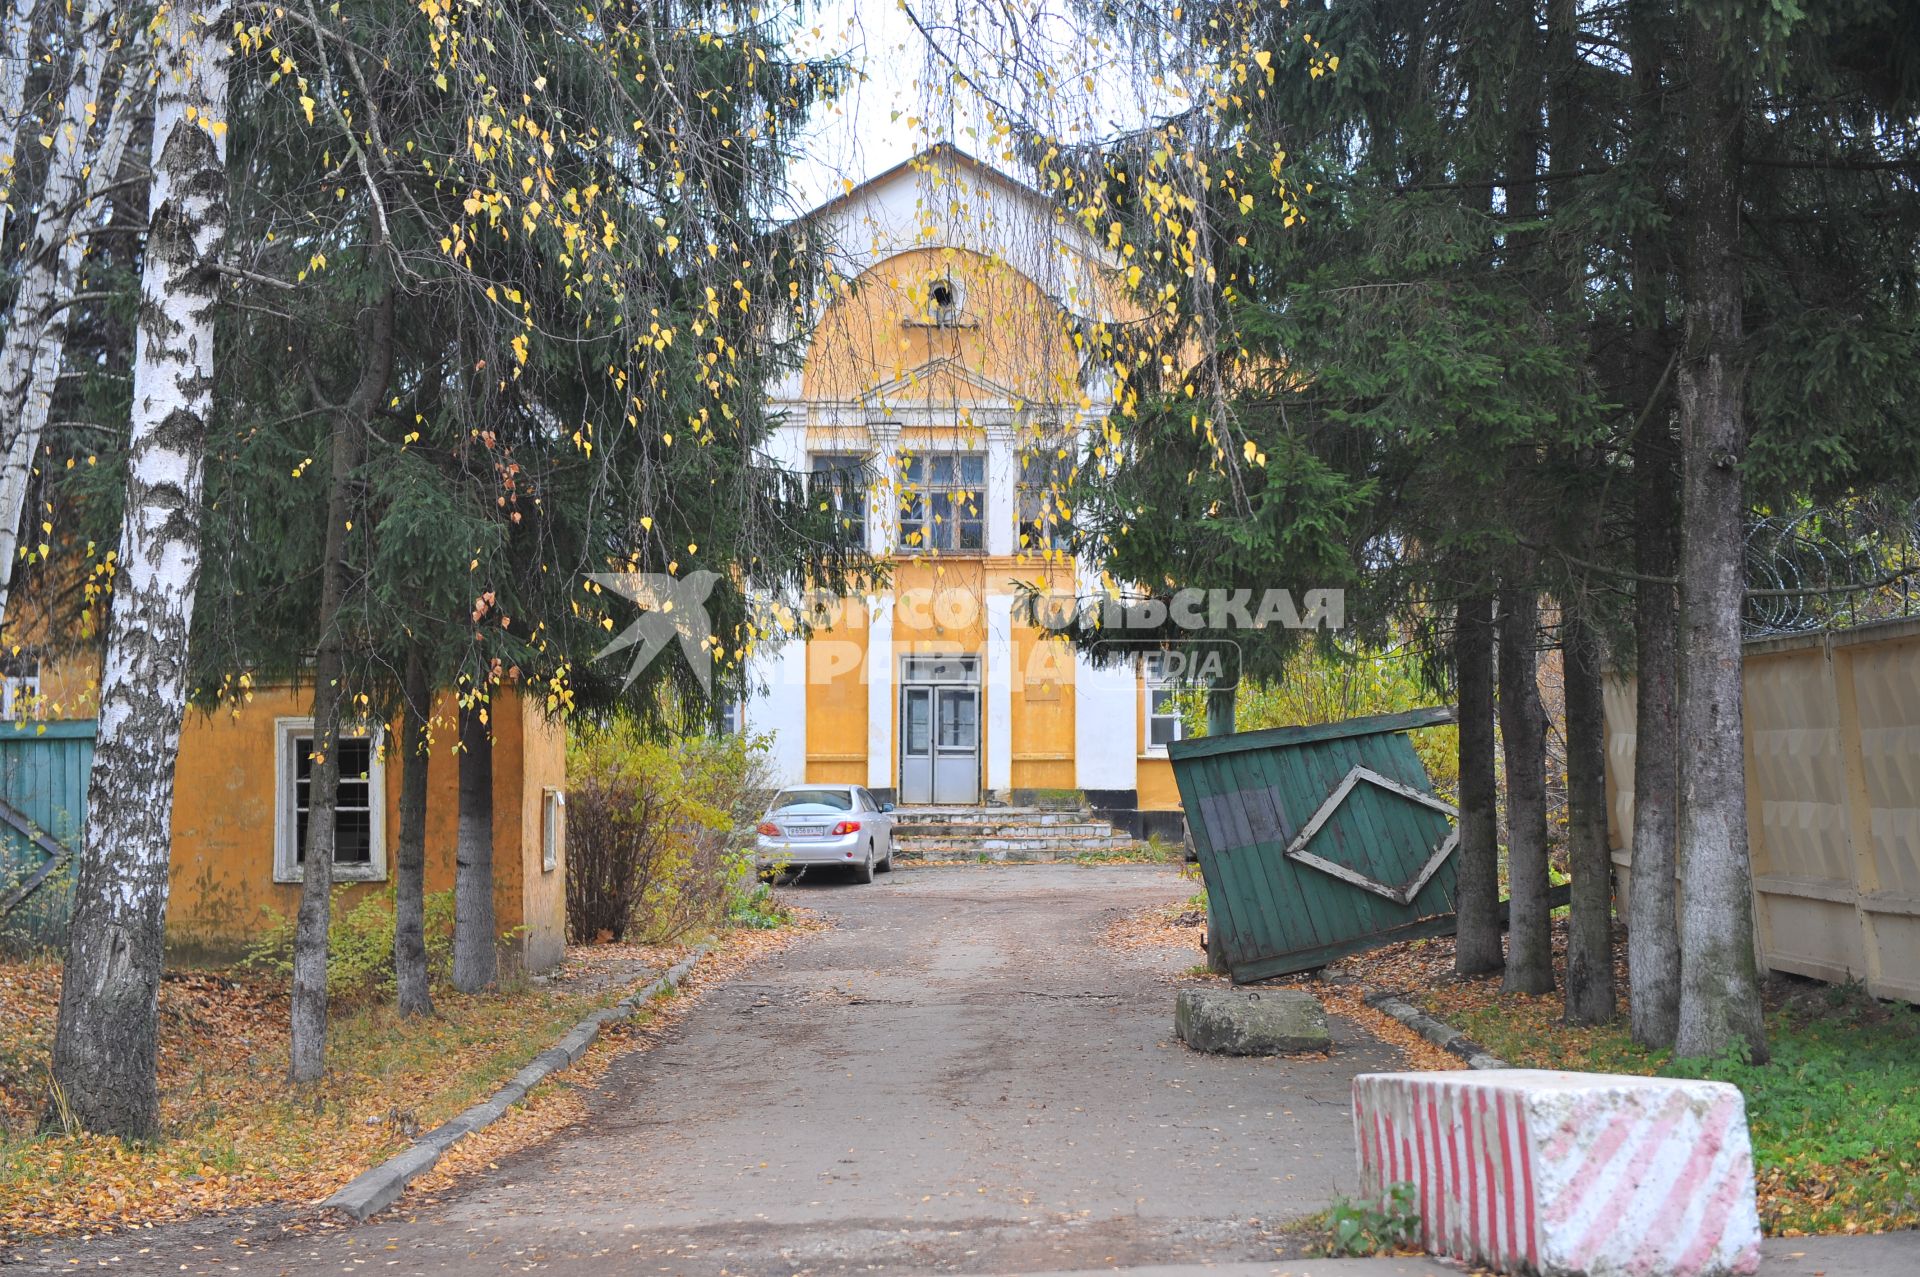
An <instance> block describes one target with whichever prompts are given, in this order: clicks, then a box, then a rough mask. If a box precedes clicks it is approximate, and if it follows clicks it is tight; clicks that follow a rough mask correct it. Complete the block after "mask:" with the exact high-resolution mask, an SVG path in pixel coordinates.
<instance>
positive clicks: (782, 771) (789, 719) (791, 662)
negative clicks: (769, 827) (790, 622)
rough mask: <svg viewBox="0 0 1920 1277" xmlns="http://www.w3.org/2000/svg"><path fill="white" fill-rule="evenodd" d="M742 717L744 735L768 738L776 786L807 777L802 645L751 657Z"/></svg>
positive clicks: (792, 641)
mask: <svg viewBox="0 0 1920 1277" xmlns="http://www.w3.org/2000/svg"><path fill="white" fill-rule="evenodd" d="M744 708H745V712H744V714H743V717H744V719H745V720H746V725H747V730H748V731H749V732H766V733H769V734H770V735H771V736H772V737H773V745H772V749H771V752H770V756H769V759H768V762H769V764H770V765H771V767H772V770H773V782H774V784H776V785H798V784H802V783H804V782H805V781H806V779H807V645H806V644H805V643H804V642H802V641H801V640H799V639H788V640H786V641H785V642H783V643H780V644H779V645H778V646H768V647H763V648H761V649H760V650H759V651H758V652H756V653H755V654H754V657H753V662H752V665H751V667H750V670H749V677H748V684H747V703H746V706H745V707H744Z"/></svg>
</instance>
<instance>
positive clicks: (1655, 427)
mask: <svg viewBox="0 0 1920 1277" xmlns="http://www.w3.org/2000/svg"><path fill="white" fill-rule="evenodd" d="M1638 453H1639V455H1638V456H1637V457H1636V458H1635V461H1634V472H1635V481H1636V484H1637V487H1638V491H1637V493H1636V495H1635V506H1636V513H1637V514H1638V519H1637V521H1636V526H1635V529H1634V566H1635V569H1636V570H1637V571H1638V572H1639V573H1640V576H1641V580H1640V582H1639V584H1638V585H1636V586H1635V587H1634V632H1635V639H1636V642H1637V644H1638V657H1637V660H1636V664H1637V665H1638V667H1639V685H1638V687H1637V689H1636V706H1637V708H1636V714H1635V722H1636V727H1635V732H1634V755H1633V892H1632V894H1631V895H1630V896H1629V897H1628V901H1627V912H1628V917H1627V980H1628V986H1629V988H1630V989H1631V990H1632V993H1631V997H1630V998H1629V1000H1628V1001H1629V1006H1630V1008H1631V1011H1632V1017H1633V1038H1634V1041H1636V1042H1639V1043H1640V1044H1641V1045H1643V1046H1651V1047H1669V1046H1672V1045H1673V1040H1674V1035H1675V1034H1676V1033H1677V1032H1678V1031H1679V1024H1680V932H1679V923H1678V919H1677V918H1676V916H1675V901H1674V880H1675V875H1676V873H1677V872H1678V866H1677V865H1676V863H1675V860H1674V837H1675V833H1676V829H1677V826H1678V817H1679V805H1680V770H1679V764H1678V753H1679V749H1678V746H1679V737H1678V733H1677V730H1676V722H1675V705H1674V700H1675V697H1674V674H1675V664H1676V662H1677V661H1678V660H1679V651H1678V643H1677V633H1676V631H1677V630H1678V626H1679V612H1678V607H1677V604H1676V602H1675V599H1674V591H1673V587H1672V586H1669V585H1660V584H1656V583H1655V582H1653V581H1650V580H1648V578H1649V577H1670V576H1672V575H1673V572H1674V563H1675V559H1676V557H1677V556H1676V555H1675V553H1674V543H1675V540H1676V538H1677V537H1678V535H1679V502H1678V501H1677V500H1676V499H1675V498H1676V493H1675V492H1674V464H1675V457H1674V455H1673V454H1674V447H1673V439H1672V436H1671V435H1670V434H1668V432H1667V425H1666V421H1665V419H1664V416H1662V417H1660V418H1656V420H1655V421H1654V422H1653V423H1652V425H1651V426H1650V427H1649V428H1648V430H1647V432H1646V435H1645V436H1644V437H1643V439H1642V440H1641V444H1640V447H1639V449H1638Z"/></svg>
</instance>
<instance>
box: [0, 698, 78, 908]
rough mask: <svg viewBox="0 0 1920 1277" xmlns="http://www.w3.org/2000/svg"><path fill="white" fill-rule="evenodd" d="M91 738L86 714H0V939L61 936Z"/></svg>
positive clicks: (69, 895) (70, 892)
mask: <svg viewBox="0 0 1920 1277" xmlns="http://www.w3.org/2000/svg"><path fill="white" fill-rule="evenodd" d="M93 737H94V723H93V721H92V720H91V719H84V720H75V721H70V722H59V723H37V722H31V721H0V942H6V943H11V944H15V945H23V944H24V945H33V944H57V943H59V942H60V941H61V940H63V939H64V938H65V934H66V925H67V915H68V913H69V911H70V910H71V909H72V907H73V872H74V868H75V865H74V853H75V852H77V851H78V850H79V847H80V832H81V829H82V827H83V826H84V825H85V823H86V812H87V776H88V773H89V772H90V771H91V770H92V767H93Z"/></svg>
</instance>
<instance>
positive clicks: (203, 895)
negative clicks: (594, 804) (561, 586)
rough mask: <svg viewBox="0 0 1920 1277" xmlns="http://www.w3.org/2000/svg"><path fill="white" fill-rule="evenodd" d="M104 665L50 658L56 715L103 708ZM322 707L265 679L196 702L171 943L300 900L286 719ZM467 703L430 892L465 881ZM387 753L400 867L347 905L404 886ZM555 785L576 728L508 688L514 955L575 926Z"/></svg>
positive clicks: (433, 844) (498, 753) (186, 739)
mask: <svg viewBox="0 0 1920 1277" xmlns="http://www.w3.org/2000/svg"><path fill="white" fill-rule="evenodd" d="M97 670H98V666H97V663H95V662H91V661H85V662H72V663H68V664H64V665H61V666H57V667H49V668H48V669H47V670H45V671H43V673H42V676H41V687H42V693H43V698H44V701H45V708H46V711H47V713H48V715H49V716H50V717H56V718H63V719H65V718H88V717H92V716H93V712H94V708H95V695H94V690H95V688H96V687H97V684H98V673H97ZM311 710H312V692H311V691H310V690H308V689H306V688H299V689H295V688H289V687H270V688H261V689H256V690H255V692H254V696H253V699H252V700H251V701H250V702H248V703H247V704H246V705H244V706H242V707H241V708H240V709H239V710H238V711H237V712H235V711H233V710H226V709H223V710H216V711H214V712H212V713H206V712H202V711H199V710H189V711H188V712H187V716H186V719H185V721H184V722H183V724H182V726H181V732H180V754H179V759H178V761H177V763H176V765H175V771H174V797H173V855H172V869H171V885H170V890H169V896H168V903H167V939H168V943H169V944H170V945H173V946H175V947H178V948H184V949H187V950H196V951H207V952H230V951H232V950H234V949H236V948H239V947H241V946H243V945H245V944H246V943H247V942H248V941H250V940H251V939H253V938H254V937H255V936H257V935H258V934H259V933H260V930H261V928H262V926H263V925H264V924H265V923H266V922H267V921H268V919H269V917H270V916H271V915H283V916H291V915H292V914H293V913H294V912H295V911H296V910H297V909H298V908H299V901H300V886H299V884H298V883H282V882H275V881H274V877H273V868H274V838H275V829H276V822H277V820H278V807H277V794H276V785H277V783H278V777H277V753H278V749H279V727H278V720H280V719H283V718H306V717H308V716H309V714H310V713H311ZM454 712H455V707H454V701H453V698H452V696H451V695H443V696H442V697H440V698H439V701H438V702H437V704H436V706H435V718H434V723H435V726H434V731H433V749H432V753H431V754H430V757H429V764H428V785H429V796H428V800H427V864H426V889H427V891H428V892H429V893H433V892H441V891H450V890H452V888H453V876H454V851H453V848H454V836H455V827H456V822H457V819H458V815H459V778H458V774H457V772H458V767H457V763H456V760H455V756H454V754H453V753H452V746H453V742H454V731H453V723H454ZM385 739H386V741H387V742H388V744H389V746H391V745H392V743H393V742H395V741H397V740H398V739H399V724H398V723H397V722H395V723H391V724H388V727H387V732H386V737H385ZM384 764H385V781H386V794H385V802H386V838H385V844H386V859H387V876H386V878H384V879H382V880H380V881H377V882H365V883H350V884H345V885H344V888H343V894H342V903H343V906H344V907H345V908H349V909H351V908H352V907H353V906H354V905H355V904H357V903H358V902H359V901H360V900H362V899H364V898H366V897H367V896H368V895H369V894H372V893H376V892H385V891H387V890H389V888H390V885H391V881H392V874H393V859H394V850H395V843H396V840H397V838H398V836H399V828H400V776H401V766H400V759H399V758H398V756H397V755H395V754H393V753H392V752H391V751H390V750H389V752H388V754H387V756H386V757H385V759H384ZM549 786H550V787H554V788H558V789H562V790H564V789H565V787H566V736H565V732H564V730H563V728H562V727H561V726H560V725H559V724H558V723H556V722H552V721H550V720H548V719H547V718H546V716H545V715H544V713H542V712H541V710H540V709H539V707H538V706H537V705H536V704H535V703H534V702H533V701H532V700H523V699H522V698H521V697H519V696H518V695H517V694H515V693H514V692H513V691H511V690H508V691H505V692H502V693H501V694H500V695H499V696H498V697H497V698H496V700H495V721H494V909H495V913H496V918H497V922H498V925H499V927H500V930H501V932H502V933H503V934H506V933H510V932H515V930H516V929H520V930H519V931H518V933H517V934H516V935H514V936H513V938H512V939H510V940H509V941H507V942H506V945H505V946H504V947H503V950H502V954H503V957H504V958H505V959H506V960H507V961H508V963H509V965H510V966H512V967H524V969H526V970H531V971H538V970H542V969H544V968H545V967H548V966H551V965H553V964H554V963H555V962H557V961H559V959H560V958H561V957H562V956H564V955H563V949H564V946H565V937H566V898H565V874H564V872H563V871H562V870H556V871H554V872H543V871H542V870H541V867H540V864H541V859H540V848H541V843H540V834H541V798H542V791H543V790H544V789H545V788H546V787H549ZM561 863H562V866H564V863H565V861H564V845H563V847H562V861H561Z"/></svg>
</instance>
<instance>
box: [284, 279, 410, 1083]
mask: <svg viewBox="0 0 1920 1277" xmlns="http://www.w3.org/2000/svg"><path fill="white" fill-rule="evenodd" d="M392 376H393V290H392V289H391V288H388V289H387V290H386V293H385V295H384V296H383V297H382V298H381V299H380V301H379V302H377V303H376V304H375V305H374V306H373V308H372V309H371V310H369V311H368V312H367V313H366V314H365V315H363V316H362V332H361V342H360V379H359V381H358V382H357V383H356V384H355V385H354V388H353V393H352V395H350V396H349V397H348V399H347V402H346V403H344V404H342V405H341V407H340V410H339V411H338V412H336V413H335V414H334V419H333V444H332V447H333V461H332V465H331V468H330V473H329V476H328V481H327V532H326V538H325V541H324V549H323V550H322V559H321V563H320V616H319V618H318V619H319V634H320V641H319V645H318V647H317V648H316V649H315V652H314V660H313V753H312V763H311V764H310V769H309V771H308V779H307V842H306V847H305V858H304V860H303V861H302V864H301V877H300V910H299V913H298V914H297V915H296V916H295V919H294V932H293V1023H292V1034H291V1038H290V1042H291V1048H292V1049H291V1052H290V1055H291V1059H290V1061H289V1065H288V1076H289V1077H290V1078H291V1079H292V1080H293V1081H295V1082H315V1081H318V1080H319V1079H320V1076H321V1074H323V1073H325V1072H326V1069H327V930H328V926H329V923H330V922H331V920H332V913H333V855H334V845H335V832H336V831H335V829H334V812H335V810H336V808H337V804H338V802H339V797H340V712H341V703H342V701H343V700H344V699H345V696H346V689H345V687H344V686H343V685H342V684H343V680H344V679H345V677H346V661H345V635H344V634H343V633H342V632H341V621H340V613H341V610H342V608H343V607H344V606H345V605H346V598H347V590H348V587H349V580H348V577H349V565H348V563H347V530H348V528H349V527H350V526H351V524H352V522H353V515H354V484H355V481H356V479H357V477H358V475H359V472H360V465H361V461H362V458H363V457H364V456H365V454H366V438H367V422H368V421H369V419H371V417H372V416H373V413H374V410H375V409H376V408H378V407H379V405H380V401H381V400H382V399H383V398H385V396H386V389H387V382H388V381H389V380H390V379H391V378H392ZM384 798H385V795H383V794H375V795H373V801H375V802H379V801H383V800H384Z"/></svg>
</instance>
